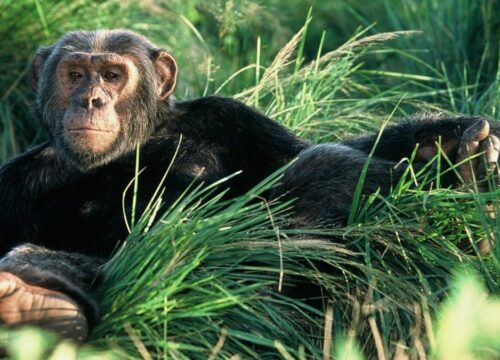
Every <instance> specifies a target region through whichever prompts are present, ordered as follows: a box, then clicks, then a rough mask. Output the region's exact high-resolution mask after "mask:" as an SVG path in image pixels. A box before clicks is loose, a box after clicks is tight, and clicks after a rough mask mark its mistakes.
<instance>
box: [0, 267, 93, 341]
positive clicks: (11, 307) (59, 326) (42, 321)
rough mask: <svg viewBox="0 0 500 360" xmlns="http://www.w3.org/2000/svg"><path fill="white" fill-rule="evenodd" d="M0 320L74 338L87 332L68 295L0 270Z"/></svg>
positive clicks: (83, 338)
mask: <svg viewBox="0 0 500 360" xmlns="http://www.w3.org/2000/svg"><path fill="white" fill-rule="evenodd" d="M0 324H2V325H7V326H21V325H32V326H39V327H42V328H44V329H49V330H52V331H54V332H55V333H56V334H58V335H59V336H61V337H64V338H69V339H73V340H76V341H78V342H81V341H84V340H85V338H86V337H87V335H88V323H87V319H86V318H85V316H84V314H83V311H82V309H81V308H80V306H79V305H78V304H77V303H76V302H75V301H73V300H72V299H71V298H70V297H68V296H66V295H64V294H63V293H60V292H58V291H53V290H49V289H45V288H42V287H38V286H31V285H28V284H26V283H25V282H24V281H23V280H21V279H20V278H18V277H17V276H15V275H13V274H10V273H7V272H0Z"/></svg>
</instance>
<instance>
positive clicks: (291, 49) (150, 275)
mask: <svg viewBox="0 0 500 360" xmlns="http://www.w3.org/2000/svg"><path fill="white" fill-rule="evenodd" d="M118 27H123V28H129V29H132V30H135V31H137V32H140V33H142V34H144V35H146V36H148V37H149V38H151V39H152V40H153V41H154V42H155V43H157V44H158V45H160V46H163V47H165V48H167V49H168V50H170V51H171V52H172V53H173V54H174V56H175V57H176V58H177V60H178V63H179V65H180V83H179V86H178V89H177V91H176V96H177V98H179V99H185V98H192V97H197V96H202V95H206V94H213V93H218V94H223V95H227V96H232V97H236V98H239V99H240V100H242V101H245V102H247V103H248V104H250V105H253V106H256V107H258V108H259V109H260V110H262V111H264V112H265V113H266V114H268V115H270V116H272V117H273V118H275V119H277V120H278V121H280V122H281V123H283V124H285V125H287V126H289V127H291V128H292V129H293V130H294V131H295V132H296V133H298V134H300V135H302V136H305V137H307V138H309V139H311V140H312V141H315V142H324V141H335V140H337V139H342V138H345V137H347V136H350V135H355V134H359V133H360V132H363V131H367V130H378V129H379V128H380V126H381V124H382V123H383V122H384V120H385V119H387V116H388V115H389V114H390V113H392V112H394V117H392V118H390V119H389V120H390V121H397V118H398V117H400V116H404V115H406V114H409V113H413V112H415V111H439V112H444V113H451V114H453V113H466V114H481V115H486V116H490V117H492V118H499V117H500V87H499V82H500V71H499V61H500V60H499V53H500V49H499V45H500V3H499V1H498V0H448V1H440V0H376V1H371V2H367V1H362V0H335V1H333V0H321V1H319V0H318V1H313V0H310V1H306V0H287V1H284V0H252V1H250V0H233V1H227V0H213V1H209V2H207V1H202V0H142V1H131V0H130V1H129V0H120V1H118V0H95V1H91V0H75V1H69V0H52V1H49V0H0V44H1V46H0V61H1V64H2V66H1V70H0V162H4V161H6V160H7V159H8V158H10V157H12V156H13V155H15V154H17V153H19V152H21V151H23V150H24V149H26V148H28V147H29V146H31V145H34V144H37V143H39V142H41V141H43V139H44V134H43V133H42V132H41V129H40V127H39V126H38V124H37V123H36V121H35V120H34V119H33V117H32V115H31V113H30V104H31V102H32V100H33V98H34V92H33V90H32V88H31V83H30V59H31V58H32V56H33V54H34V52H35V50H36V48H37V47H38V46H40V45H47V44H50V43H52V42H53V41H54V40H56V39H57V38H58V37H59V36H60V35H61V34H63V33H65V32H67V31H70V30H75V29H90V30H91V29H97V28H118ZM409 31H413V32H409ZM421 175H422V176H423V180H422V181H421V182H420V186H417V187H416V188H415V186H411V184H412V181H413V180H412V179H410V177H409V178H408V179H406V180H403V181H402V182H401V184H399V185H398V187H397V188H395V189H394V191H393V192H392V194H391V195H390V196H389V197H388V198H386V199H382V201H374V200H375V199H376V198H377V195H376V194H375V195H374V196H373V197H372V198H370V199H365V201H364V202H363V203H362V204H360V205H359V207H356V208H354V209H353V211H354V212H355V214H356V216H354V217H353V218H354V219H355V221H353V223H352V224H350V225H349V226H348V227H346V228H340V229H338V231H337V233H336V234H335V235H336V236H337V238H338V239H339V241H338V242H330V243H328V244H325V243H322V242H321V241H315V242H310V243H308V245H307V246H306V245H303V244H302V243H301V242H299V243H297V242H290V243H288V242H284V243H283V244H282V245H283V248H281V249H279V253H278V249H277V248H274V247H271V248H269V246H268V245H266V246H264V245H262V244H263V243H264V244H268V242H269V241H274V242H275V241H276V240H275V239H276V232H275V229H274V228H273V229H269V220H268V217H267V211H268V210H267V208H263V209H260V208H255V207H252V206H253V205H252V206H251V205H248V203H247V202H248V198H245V197H243V198H241V199H236V200H234V202H232V203H230V204H227V203H224V204H220V203H217V202H214V203H213V204H211V205H210V206H209V207H208V210H207V208H205V207H202V208H198V207H197V206H195V205H192V203H190V202H189V200H193V199H195V198H196V196H198V195H197V193H196V192H195V193H193V194H189V195H187V198H186V199H184V202H181V205H182V204H184V206H181V205H178V206H180V207H179V208H176V209H177V210H178V213H175V211H174V210H172V211H171V212H168V213H167V214H165V215H163V216H164V218H163V220H164V221H163V222H162V223H161V224H157V226H155V227H153V228H152V229H151V230H150V231H149V232H148V234H151V233H152V235H148V236H146V237H145V238H144V237H143V235H141V233H140V231H139V230H140V229H142V230H144V228H145V227H147V228H148V229H149V226H148V225H147V224H148V223H149V219H148V218H145V219H143V222H142V223H140V224H139V225H137V228H138V229H139V230H135V231H133V232H132V234H131V236H130V238H129V239H128V241H127V243H126V246H125V247H124V248H123V249H122V251H121V252H120V253H119V254H117V256H115V257H114V258H113V260H112V261H111V262H110V264H109V265H108V267H107V270H106V271H107V274H108V278H107V282H106V283H105V284H104V288H103V290H102V291H101V293H100V297H101V304H102V307H103V309H104V318H103V322H102V323H101V324H100V325H99V327H98V328H97V329H96V330H95V332H94V333H93V335H92V336H91V339H90V341H89V344H90V346H91V350H89V349H87V348H84V349H81V350H80V355H81V356H84V355H85V356H97V357H101V356H104V355H103V353H100V352H96V351H101V350H102V349H112V353H109V354H108V355H109V356H114V355H116V354H118V355H116V356H119V357H143V358H148V357H153V358H156V357H165V358H167V357H172V358H175V359H176V358H217V357H220V358H234V357H235V356H241V357H242V358H247V357H250V358H286V359H291V358H304V359H305V358H312V357H314V358H329V357H330V356H334V357H338V358H346V359H347V358H356V359H357V358H362V356H366V357H367V358H372V357H378V358H398V359H402V358H408V357H409V358H422V359H423V358H426V356H427V357H428V356H431V357H433V358H449V359H458V358H469V359H470V358H498V357H500V340H499V338H498V335H497V334H498V333H499V329H498V324H499V323H500V314H499V308H498V306H499V304H498V301H496V300H494V299H495V296H497V295H498V293H499V288H498V281H499V277H498V270H499V260H500V251H499V248H498V247H494V244H495V243H497V242H498V241H499V240H500V220H499V218H498V217H497V218H491V217H490V216H488V215H487V214H486V213H485V211H484V208H485V204H488V206H490V207H492V208H493V209H496V211H497V213H498V211H499V208H500V204H499V195H500V190H499V189H497V188H496V187H495V185H494V184H492V188H491V191H490V192H488V193H484V194H476V193H470V192H463V191H462V192H460V191H452V190H449V189H439V188H436V189H435V190H432V191H425V190H423V189H424V187H423V184H425V183H426V182H427V183H428V182H430V181H434V180H435V179H432V178H428V177H425V174H421ZM419 179H420V178H419ZM263 186H264V187H265V186H270V185H269V184H267V185H263ZM433 189H434V187H433ZM259 191H263V190H262V189H257V190H256V191H255V192H254V193H253V195H255V194H258V193H259ZM248 196H250V195H248ZM379 200H380V199H379ZM189 204H191V205H189ZM222 205H223V206H222ZM272 209H273V211H277V212H278V213H280V211H283V209H282V208H279V207H278V208H277V209H275V208H274V207H272ZM149 216H152V215H151V214H149ZM184 218H189V219H190V221H189V222H187V223H186V222H185V221H183V219H184ZM278 218H279V216H278ZM141 224H142V226H143V227H142V228H141ZM228 224H229V225H228ZM276 224H278V225H279V219H277V220H276ZM227 227H229V228H231V229H232V230H231V231H230V232H229V233H228V234H226V235H217V234H219V233H220V230H221V229H226V228H227ZM153 230H154V231H153ZM195 230H196V231H195ZM306 233H307V232H304V234H306ZM158 234H160V235H161V236H160V235H158ZM179 234H180V235H179ZM284 236H285V238H286V233H285V234H284ZM308 236H312V235H308ZM158 238H161V239H162V241H158ZM264 240H266V241H268V242H265V241H264ZM464 241H465V242H466V243H467V244H469V245H468V246H466V247H464V246H463V243H464ZM485 241H486V242H488V243H490V245H492V247H493V249H494V250H493V251H491V252H490V253H489V254H488V255H485V256H483V255H482V254H480V252H479V251H478V244H479V243H481V242H485ZM139 242H140V244H141V245H140V247H139V248H137V247H136V246H137V244H138V243H139ZM173 243H175V244H177V247H176V248H175V249H174V250H175V251H174V250H172V249H171V246H170V244H173ZM134 244H135V245H134ZM144 244H148V246H149V247H148V246H145V245H144ZM235 244H236V245H235ZM316 245H317V246H316ZM459 245H460V246H459ZM301 246H302V247H301ZM304 246H305V248H304ZM148 249H149V250H148ZM305 249H306V250H305ZM152 253H154V256H153V255H151V254H152ZM283 253H284V254H285V258H284V259H283V258H281V260H282V261H284V263H283V264H282V263H280V261H278V260H279V259H280V256H282V255H283ZM243 259H245V263H252V260H253V261H254V262H253V263H262V264H264V265H262V268H261V269H260V270H263V269H264V270H265V274H268V275H262V271H261V272H260V273H259V272H258V271H256V268H255V267H250V268H248V267H247V266H245V265H242V264H243ZM318 261H319V262H322V263H324V264H327V265H328V266H329V268H330V269H331V268H334V269H336V271H334V272H330V273H329V274H321V273H318V271H319V270H318V271H312V270H311V268H310V267H307V266H305V265H304V264H306V263H309V262H314V263H316V262H318ZM165 264H169V266H170V267H172V268H175V269H176V271H174V272H172V273H169V274H168V276H166V277H162V278H161V279H162V280H161V281H159V280H158V279H157V278H158V274H163V272H164V267H165V266H166V265H165ZM283 266H285V268H286V269H288V271H289V272H290V273H291V274H301V275H303V276H305V277H309V278H311V279H315V280H316V281H320V282H322V283H323V285H324V286H325V288H327V289H328V290H329V293H330V294H331V298H332V300H333V301H332V304H333V305H332V307H330V308H329V309H328V310H327V312H326V315H325V314H323V313H318V312H317V311H314V310H312V309H309V308H308V307H307V305H305V304H301V303H300V302H296V301H291V300H289V299H284V298H283V297H280V296H278V295H273V294H266V295H265V294H263V293H262V292H259V291H258V289H259V288H261V287H262V286H264V285H267V286H269V284H273V282H275V281H276V278H277V276H275V275H276V273H277V272H279V271H277V270H276V269H280V268H282V267H283ZM170 267H169V268H170ZM146 268H147V269H149V270H148V271H145V269H146ZM457 268H460V269H461V272H460V273H461V274H462V275H461V276H458V277H457V278H458V279H459V280H457V282H456V284H457V285H456V286H457V289H458V290H456V291H455V295H453V296H452V297H450V298H448V294H449V292H450V290H451V289H452V288H453V286H452V285H451V284H452V282H450V279H452V278H454V273H453V270H454V269H457ZM258 274H260V275H258ZM304 274H306V275H304ZM319 274H320V275H319ZM471 274H473V275H471ZM471 279H472V280H471ZM250 280H251V281H250ZM249 282H250V285H249ZM137 284H139V285H137ZM478 284H484V287H481V286H479V285H478ZM152 288H154V291H153V290H151V289H152ZM143 289H150V290H148V292H147V294H144V293H145V292H144V291H142V290H143ZM488 295H491V296H492V297H493V300H490V299H486V297H487V296H488ZM443 299H447V300H445V301H446V303H445V304H444V305H441V301H443ZM167 309H168V310H167ZM439 309H441V310H439ZM284 313H286V314H289V316H283V314H284ZM299 319H300V321H299ZM329 319H330V320H331V321H330V320H329ZM167 324H168V326H167ZM167 328H168V329H169V330H168V331H167ZM332 329H333V330H332ZM330 330H331V331H330ZM332 334H333V335H332ZM26 336H28V337H26ZM30 336H31V337H30ZM37 336H41V335H39V334H38V335H36V334H31V333H19V334H18V333H15V334H14V333H12V332H6V333H4V334H3V338H2V339H3V340H4V341H6V342H8V343H9V344H10V345H9V346H10V354H11V355H12V356H13V357H17V358H30V359H32V358H36V357H40V358H43V357H46V356H48V355H47V354H48V353H47V351H48V350H47V348H50V349H53V348H54V346H55V345H54V342H53V341H52V340H50V339H48V340H47V339H45V338H44V337H43V336H42V337H40V338H39V337H37ZM42 338H43V339H45V340H42ZM16 339H17V340H16ZM26 339H28V340H26ZM29 339H31V340H29ZM342 339H343V340H342ZM26 341H28V342H30V343H31V344H35V343H36V344H38V345H39V346H38V347H35V346H32V347H31V349H35V350H34V351H35V352H34V353H28V352H26V351H27V348H26V347H23V346H19V344H23V343H26ZM16 344H18V345H16ZM332 344H333V345H332ZM95 349H97V350H95ZM36 351H39V352H38V353H37V352H36ZM50 351H53V352H52V356H54V357H55V358H57V356H59V358H68V357H71V356H76V355H75V354H76V350H75V348H74V347H72V346H71V345H68V344H66V343H63V344H60V345H59V347H56V350H50ZM58 354H59V355H58ZM61 354H62V355H61ZM113 354H114V355H113ZM238 354H239V355H238ZM362 354H364V355H362Z"/></svg>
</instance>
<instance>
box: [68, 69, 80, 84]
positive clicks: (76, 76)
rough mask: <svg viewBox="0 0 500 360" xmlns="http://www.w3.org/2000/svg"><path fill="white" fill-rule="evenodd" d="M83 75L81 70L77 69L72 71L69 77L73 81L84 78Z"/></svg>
mask: <svg viewBox="0 0 500 360" xmlns="http://www.w3.org/2000/svg"><path fill="white" fill-rule="evenodd" d="M82 77H83V75H82V74H80V73H79V72H77V71H72V72H70V73H69V78H70V79H71V81H73V82H75V81H76V80H78V79H80V78H82Z"/></svg>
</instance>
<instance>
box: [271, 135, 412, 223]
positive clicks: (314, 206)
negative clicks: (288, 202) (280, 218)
mask: <svg viewBox="0 0 500 360" xmlns="http://www.w3.org/2000/svg"><path fill="white" fill-rule="evenodd" d="M366 161H367V155H366V154H365V153H363V152H362V151H360V150H357V149H353V148H351V147H348V146H345V145H341V144H335V143H331V144H321V145H314V146H311V147H310V148H309V149H307V150H305V151H303V152H302V153H301V154H300V155H299V157H298V160H297V161H296V162H295V163H293V164H292V165H291V166H290V167H289V168H288V169H287V170H286V171H285V174H284V177H283V179H282V181H281V182H280V185H279V186H278V187H276V188H275V189H274V190H273V194H272V197H273V198H277V197H281V196H284V197H286V198H292V199H293V198H295V199H296V201H295V203H294V208H293V210H294V219H295V221H296V222H297V224H296V225H299V226H306V227H307V226H311V225H313V226H314V225H326V226H332V225H338V224H342V223H344V222H345V221H346V220H347V217H348V215H349V211H350V208H351V205H352V202H353V197H354V193H355V191H356V187H357V185H358V181H359V178H360V175H361V172H362V170H363V167H364V166H365V163H366ZM395 165H396V162H393V161H388V160H384V159H380V158H373V159H372V160H371V162H370V163H369V167H368V173H367V175H366V177H365V179H364V184H363V194H364V195H370V194H372V193H374V192H376V191H377V190H380V193H381V194H382V195H386V194H388V193H389V190H390V188H391V186H392V185H394V184H395V183H397V181H398V180H399V179H400V177H401V176H402V174H403V172H404V171H405V164H401V165H400V166H398V167H395Z"/></svg>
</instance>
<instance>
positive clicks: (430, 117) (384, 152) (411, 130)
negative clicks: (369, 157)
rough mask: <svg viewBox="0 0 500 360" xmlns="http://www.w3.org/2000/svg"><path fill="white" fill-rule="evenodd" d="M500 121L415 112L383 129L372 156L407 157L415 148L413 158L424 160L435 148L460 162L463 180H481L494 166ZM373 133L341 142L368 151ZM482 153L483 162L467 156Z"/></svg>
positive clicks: (497, 149) (374, 136)
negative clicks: (469, 159) (416, 113)
mask: <svg viewBox="0 0 500 360" xmlns="http://www.w3.org/2000/svg"><path fill="white" fill-rule="evenodd" d="M499 137H500V122H496V121H493V120H491V119H487V118H483V117H475V116H462V117H444V116H442V115H439V114H428V113H427V114H426V113H424V114H418V115H414V116H412V117H409V118H407V119H404V120H403V121H401V122H400V123H399V124H396V125H392V126H389V127H388V128H387V129H385V130H384V132H383V133H382V136H381V138H380V141H379V143H378V144H377V146H376V148H375V153H374V155H375V156H376V157H378V158H382V159H386V160H391V161H399V160H400V159H402V158H405V157H410V156H411V155H412V154H413V152H414V151H415V148H416V147H417V146H418V149H417V151H416V157H415V161H416V162H417V163H426V162H428V161H430V160H431V159H432V158H433V157H434V156H435V155H436V154H437V153H438V150H439V149H438V147H439V146H440V147H441V150H442V151H443V152H444V153H445V154H446V156H447V157H448V158H449V159H450V161H451V162H452V163H454V164H458V163H462V164H461V165H460V166H459V168H458V170H459V173H460V176H461V178H462V180H463V181H464V182H471V181H472V180H473V179H474V178H475V179H483V178H484V177H485V176H486V174H487V173H489V172H492V171H494V170H495V169H496V167H497V164H498V159H499V150H500V140H499ZM376 139H377V134H371V135H367V136H364V137H360V138H354V139H350V140H347V141H345V142H344V144H345V145H348V146H350V147H352V148H355V149H358V150H361V151H363V152H364V153H366V154H368V153H369V152H370V151H371V150H372V148H373V147H374V146H375V142H376ZM478 153H484V155H485V158H484V161H483V160H481V159H480V158H475V159H473V160H471V161H464V160H466V159H467V158H469V157H470V156H473V155H476V154H478Z"/></svg>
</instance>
